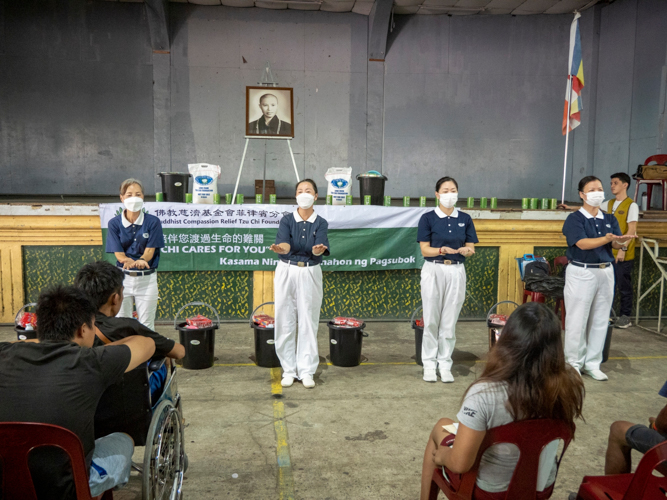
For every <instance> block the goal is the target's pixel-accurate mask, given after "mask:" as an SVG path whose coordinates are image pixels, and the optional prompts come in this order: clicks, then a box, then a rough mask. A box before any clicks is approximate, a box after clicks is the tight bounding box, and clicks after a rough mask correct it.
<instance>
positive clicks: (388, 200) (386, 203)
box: [384, 196, 391, 207]
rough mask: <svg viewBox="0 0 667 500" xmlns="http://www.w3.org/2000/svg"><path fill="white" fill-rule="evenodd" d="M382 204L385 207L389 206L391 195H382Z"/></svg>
mask: <svg viewBox="0 0 667 500" xmlns="http://www.w3.org/2000/svg"><path fill="white" fill-rule="evenodd" d="M384 206H385V207H390V206H391V196H385V197H384Z"/></svg>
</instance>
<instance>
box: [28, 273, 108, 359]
mask: <svg viewBox="0 0 667 500" xmlns="http://www.w3.org/2000/svg"><path fill="white" fill-rule="evenodd" d="M95 312H96V308H95V306H94V305H93V304H92V303H91V302H90V300H88V297H87V296H86V294H85V293H84V291H83V290H80V289H79V288H76V287H74V286H65V285H55V286H53V287H50V288H47V289H46V290H44V291H43V292H42V293H41V294H40V295H39V299H37V309H36V314H37V317H38V318H39V327H38V328H37V338H38V339H39V341H40V342H74V343H76V344H79V345H80V346H82V347H92V346H93V341H94V340H95Z"/></svg>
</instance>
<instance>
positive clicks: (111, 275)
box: [74, 261, 124, 316]
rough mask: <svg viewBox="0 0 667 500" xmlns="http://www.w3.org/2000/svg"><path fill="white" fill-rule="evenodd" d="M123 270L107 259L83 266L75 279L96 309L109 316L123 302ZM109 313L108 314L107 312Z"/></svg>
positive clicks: (117, 309)
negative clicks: (106, 260)
mask: <svg viewBox="0 0 667 500" xmlns="http://www.w3.org/2000/svg"><path fill="white" fill-rule="evenodd" d="M123 278H124V275H123V271H121V270H120V269H119V268H117V267H116V266H114V265H113V264H110V263H109V262H105V261H98V262H93V263H91V264H86V265H85V266H83V267H82V268H81V269H80V270H79V272H78V273H77V275H76V278H75V279H74V284H75V285H76V286H77V287H78V288H80V289H81V290H83V291H84V292H85V293H86V295H87V296H88V298H89V300H90V301H91V302H92V303H93V305H94V306H95V308H96V310H98V311H99V310H101V309H103V308H104V309H105V311H103V312H104V313H105V314H106V315H107V316H115V315H116V314H118V311H119V310H120V306H121V304H122V303H123ZM107 313H108V314H107Z"/></svg>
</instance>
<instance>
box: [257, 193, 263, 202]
mask: <svg viewBox="0 0 667 500" xmlns="http://www.w3.org/2000/svg"><path fill="white" fill-rule="evenodd" d="M255 203H257V204H261V203H264V195H263V194H256V195H255Z"/></svg>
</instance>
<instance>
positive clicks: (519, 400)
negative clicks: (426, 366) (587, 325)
mask: <svg viewBox="0 0 667 500" xmlns="http://www.w3.org/2000/svg"><path fill="white" fill-rule="evenodd" d="M583 402H584V384H583V382H582V381H581V377H580V376H579V374H578V373H577V372H576V370H575V369H574V368H572V367H571V366H570V365H568V364H566V363H565V356H564V354H563V345H562V341H561V329H560V321H559V319H558V318H557V317H556V315H555V314H554V313H553V312H552V311H551V310H549V309H548V308H547V307H546V306H544V305H543V304H540V303H536V302H530V303H528V304H524V305H522V306H520V307H519V308H517V310H516V311H514V313H513V314H512V315H511V316H510V317H509V319H508V321H507V324H506V325H505V327H504V328H503V332H502V334H501V336H500V339H499V340H498V342H497V343H496V345H495V347H494V348H493V349H492V350H491V352H490V353H489V359H488V362H487V363H486V367H485V369H484V372H483V373H482V376H481V377H480V378H479V379H477V380H476V381H475V382H473V383H472V385H471V386H470V387H469V388H468V390H467V391H466V393H465V394H464V396H463V403H462V405H461V410H460V411H459V413H458V415H457V418H458V420H459V424H458V431H457V432H456V439H455V440H454V444H453V446H452V447H451V448H450V447H449V446H441V444H440V443H441V442H442V440H443V439H444V438H445V437H446V436H447V435H448V434H449V432H448V431H445V430H444V429H443V426H444V425H450V424H453V423H454V422H453V421H452V420H450V419H448V418H443V419H440V420H439V421H438V423H437V424H436V425H435V427H434V428H433V430H432V431H431V435H430V436H429V439H428V443H427V445H426V451H425V452H424V462H423V466H422V481H421V498H422V500H424V499H428V495H429V489H430V486H431V477H432V476H433V471H434V469H435V468H436V467H438V466H446V467H447V469H448V470H449V471H451V472H453V473H454V475H458V474H463V473H465V472H467V471H468V470H470V468H471V467H472V466H473V464H474V463H475V459H476V457H477V452H478V451H479V447H480V445H481V444H482V440H483V439H484V435H485V434H486V431H487V430H489V429H491V428H493V427H499V426H501V425H505V424H509V423H511V422H516V421H519V420H531V419H537V418H550V419H557V420H563V421H565V422H567V424H568V425H569V426H570V427H571V428H572V431H573V432H574V428H575V424H574V420H575V419H576V418H580V417H581V410H582V406H583ZM557 450H558V441H554V442H552V443H551V444H549V445H548V446H547V447H546V448H545V449H544V450H543V451H542V455H541V456H540V467H539V475H538V484H537V489H538V491H545V490H547V491H548V490H549V489H550V487H551V486H552V485H553V484H554V482H555V480H556V454H557ZM518 460H519V450H518V449H517V448H516V446H514V445H507V444H497V445H494V446H492V447H490V448H489V449H488V450H487V451H486V452H485V453H484V456H483V457H482V460H481V462H480V466H479V471H478V474H477V487H476V488H475V498H476V499H478V500H481V499H494V498H496V497H499V498H504V495H503V494H501V492H504V491H506V490H507V487H508V486H509V483H510V481H511V479H512V473H513V472H514V468H515V467H516V464H517V462H518ZM451 476H452V475H451V474H450V479H452V481H455V480H457V479H458V478H457V477H454V478H452V477H451ZM545 496H546V495H545ZM538 498H539V497H538Z"/></svg>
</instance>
